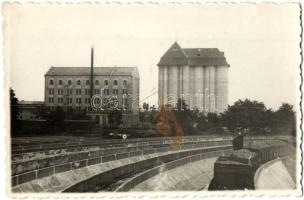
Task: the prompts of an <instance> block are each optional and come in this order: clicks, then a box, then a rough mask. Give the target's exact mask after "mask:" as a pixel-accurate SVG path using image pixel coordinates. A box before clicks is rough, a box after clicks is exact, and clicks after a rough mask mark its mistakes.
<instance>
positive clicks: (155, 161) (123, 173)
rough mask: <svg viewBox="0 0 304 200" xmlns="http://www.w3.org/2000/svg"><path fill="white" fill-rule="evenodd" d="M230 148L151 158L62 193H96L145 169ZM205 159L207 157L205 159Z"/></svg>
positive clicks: (121, 167)
mask: <svg viewBox="0 0 304 200" xmlns="http://www.w3.org/2000/svg"><path fill="white" fill-rule="evenodd" d="M231 150H232V146H231V145H227V146H221V147H220V146H217V147H208V148H202V149H195V150H188V151H183V152H176V153H171V154H167V155H163V156H158V157H153V158H149V159H146V160H142V161H140V162H136V163H130V164H126V165H123V166H120V167H118V168H115V169H113V170H110V171H106V172H104V173H100V174H98V175H96V176H94V177H91V178H89V179H86V180H85V181H82V182H79V183H77V184H75V185H73V186H71V187H69V188H67V189H65V190H64V192H96V191H98V190H100V189H101V188H104V187H105V186H107V185H110V184H113V183H115V182H116V181H117V180H119V179H121V178H123V177H128V176H130V175H132V174H135V173H140V172H142V171H145V170H147V169H151V168H153V167H155V166H159V165H162V164H164V163H169V162H172V161H174V160H177V159H182V158H185V157H189V159H190V160H187V159H185V160H183V161H180V163H179V164H183V163H184V164H185V163H187V162H188V161H189V162H190V161H195V160H199V159H203V158H204V157H205V156H207V155H208V156H216V155H218V153H219V152H221V153H223V151H231ZM200 154H204V155H203V156H200ZM206 158H207V157H206ZM176 166H178V164H175V163H172V164H169V165H168V166H167V169H170V168H173V167H176ZM158 170H159V169H158V168H156V169H152V170H151V171H149V172H147V173H146V174H143V175H141V176H140V178H138V179H135V180H134V181H133V182H132V184H135V183H137V184H138V183H139V182H138V181H139V180H140V181H142V180H145V178H146V179H147V178H149V177H152V176H153V175H156V174H158V173H159V171H158Z"/></svg>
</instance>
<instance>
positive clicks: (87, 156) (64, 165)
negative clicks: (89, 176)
mask: <svg viewBox="0 0 304 200" xmlns="http://www.w3.org/2000/svg"><path fill="white" fill-rule="evenodd" d="M227 144H231V140H222V139H220V140H215V141H202V142H188V143H187V142H185V143H182V144H175V145H173V146H170V145H169V144H162V145H157V148H153V146H140V147H128V148H115V149H105V150H97V151H91V152H81V153H76V154H72V155H62V156H57V157H50V158H46V159H41V160H33V161H28V162H24V163H18V164H15V165H14V164H13V166H12V172H13V174H18V175H15V176H13V177H12V185H13V186H14V185H18V184H22V183H25V182H28V181H31V180H35V179H39V178H43V177H46V176H50V175H53V174H57V173H61V172H65V171H69V170H73V169H77V168H81V167H85V166H88V165H93V164H98V163H104V162H109V161H112V160H119V159H123V158H129V157H134V156H139V155H147V154H153V153H156V152H167V151H175V150H180V149H191V148H198V147H209V146H213V145H214V146H215V145H227ZM19 173H20V174H19Z"/></svg>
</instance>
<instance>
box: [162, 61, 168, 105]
mask: <svg viewBox="0 0 304 200" xmlns="http://www.w3.org/2000/svg"><path fill="white" fill-rule="evenodd" d="M163 68H164V69H163V71H164V72H163V73H164V80H163V83H164V89H163V95H164V96H163V98H164V99H163V101H164V102H163V103H164V104H167V98H168V82H169V81H168V66H164V67H163Z"/></svg>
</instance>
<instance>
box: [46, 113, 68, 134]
mask: <svg viewBox="0 0 304 200" xmlns="http://www.w3.org/2000/svg"><path fill="white" fill-rule="evenodd" d="M65 119H66V113H65V112H64V110H63V109H62V107H56V109H55V111H52V112H50V113H49V114H48V115H47V125H48V127H49V129H50V130H51V131H52V132H53V133H54V134H56V133H58V132H62V131H64V130H65V122H64V121H65Z"/></svg>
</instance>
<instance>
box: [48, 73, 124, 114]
mask: <svg viewBox="0 0 304 200" xmlns="http://www.w3.org/2000/svg"><path fill="white" fill-rule="evenodd" d="M55 85H56V89H55V88H52V87H54V86H55ZM73 85H74V83H73V80H65V81H64V80H57V83H56V84H55V83H54V80H53V79H50V80H49V88H50V89H48V94H49V99H48V101H49V103H61V104H62V103H66V104H70V105H72V104H73V103H76V104H82V103H85V104H86V106H85V107H84V108H85V109H86V110H87V111H89V110H90V108H91V107H90V106H89V104H90V103H91V98H89V97H88V96H90V95H91V89H90V85H91V82H90V80H85V82H82V81H81V80H77V81H76V87H73ZM119 85H122V88H121V89H118V88H117V87H118V86H119ZM83 86H84V88H82V87H83ZM79 87H80V88H79ZM109 88H111V89H109ZM55 94H56V95H59V96H58V97H57V98H55V97H53V95H55ZM100 94H102V96H103V98H102V99H99V98H96V99H94V103H95V104H100V103H103V104H106V103H107V102H108V101H109V95H112V97H111V98H113V99H114V100H115V101H118V99H117V97H115V96H113V95H128V82H127V80H122V83H119V81H118V80H113V81H112V82H110V81H109V80H104V81H103V84H101V83H100V80H95V81H94V89H93V95H100ZM74 95H76V96H74ZM77 95H81V96H77ZM63 96H64V97H65V98H64V97H63ZM83 96H87V97H83ZM101 101H102V102H101ZM127 104H128V99H127V98H126V97H125V98H122V99H121V105H122V106H123V107H124V108H127ZM50 109H54V107H52V106H51V107H50ZM68 109H72V107H71V106H70V107H68ZM75 109H76V110H78V111H79V110H81V106H76V107H75Z"/></svg>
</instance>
